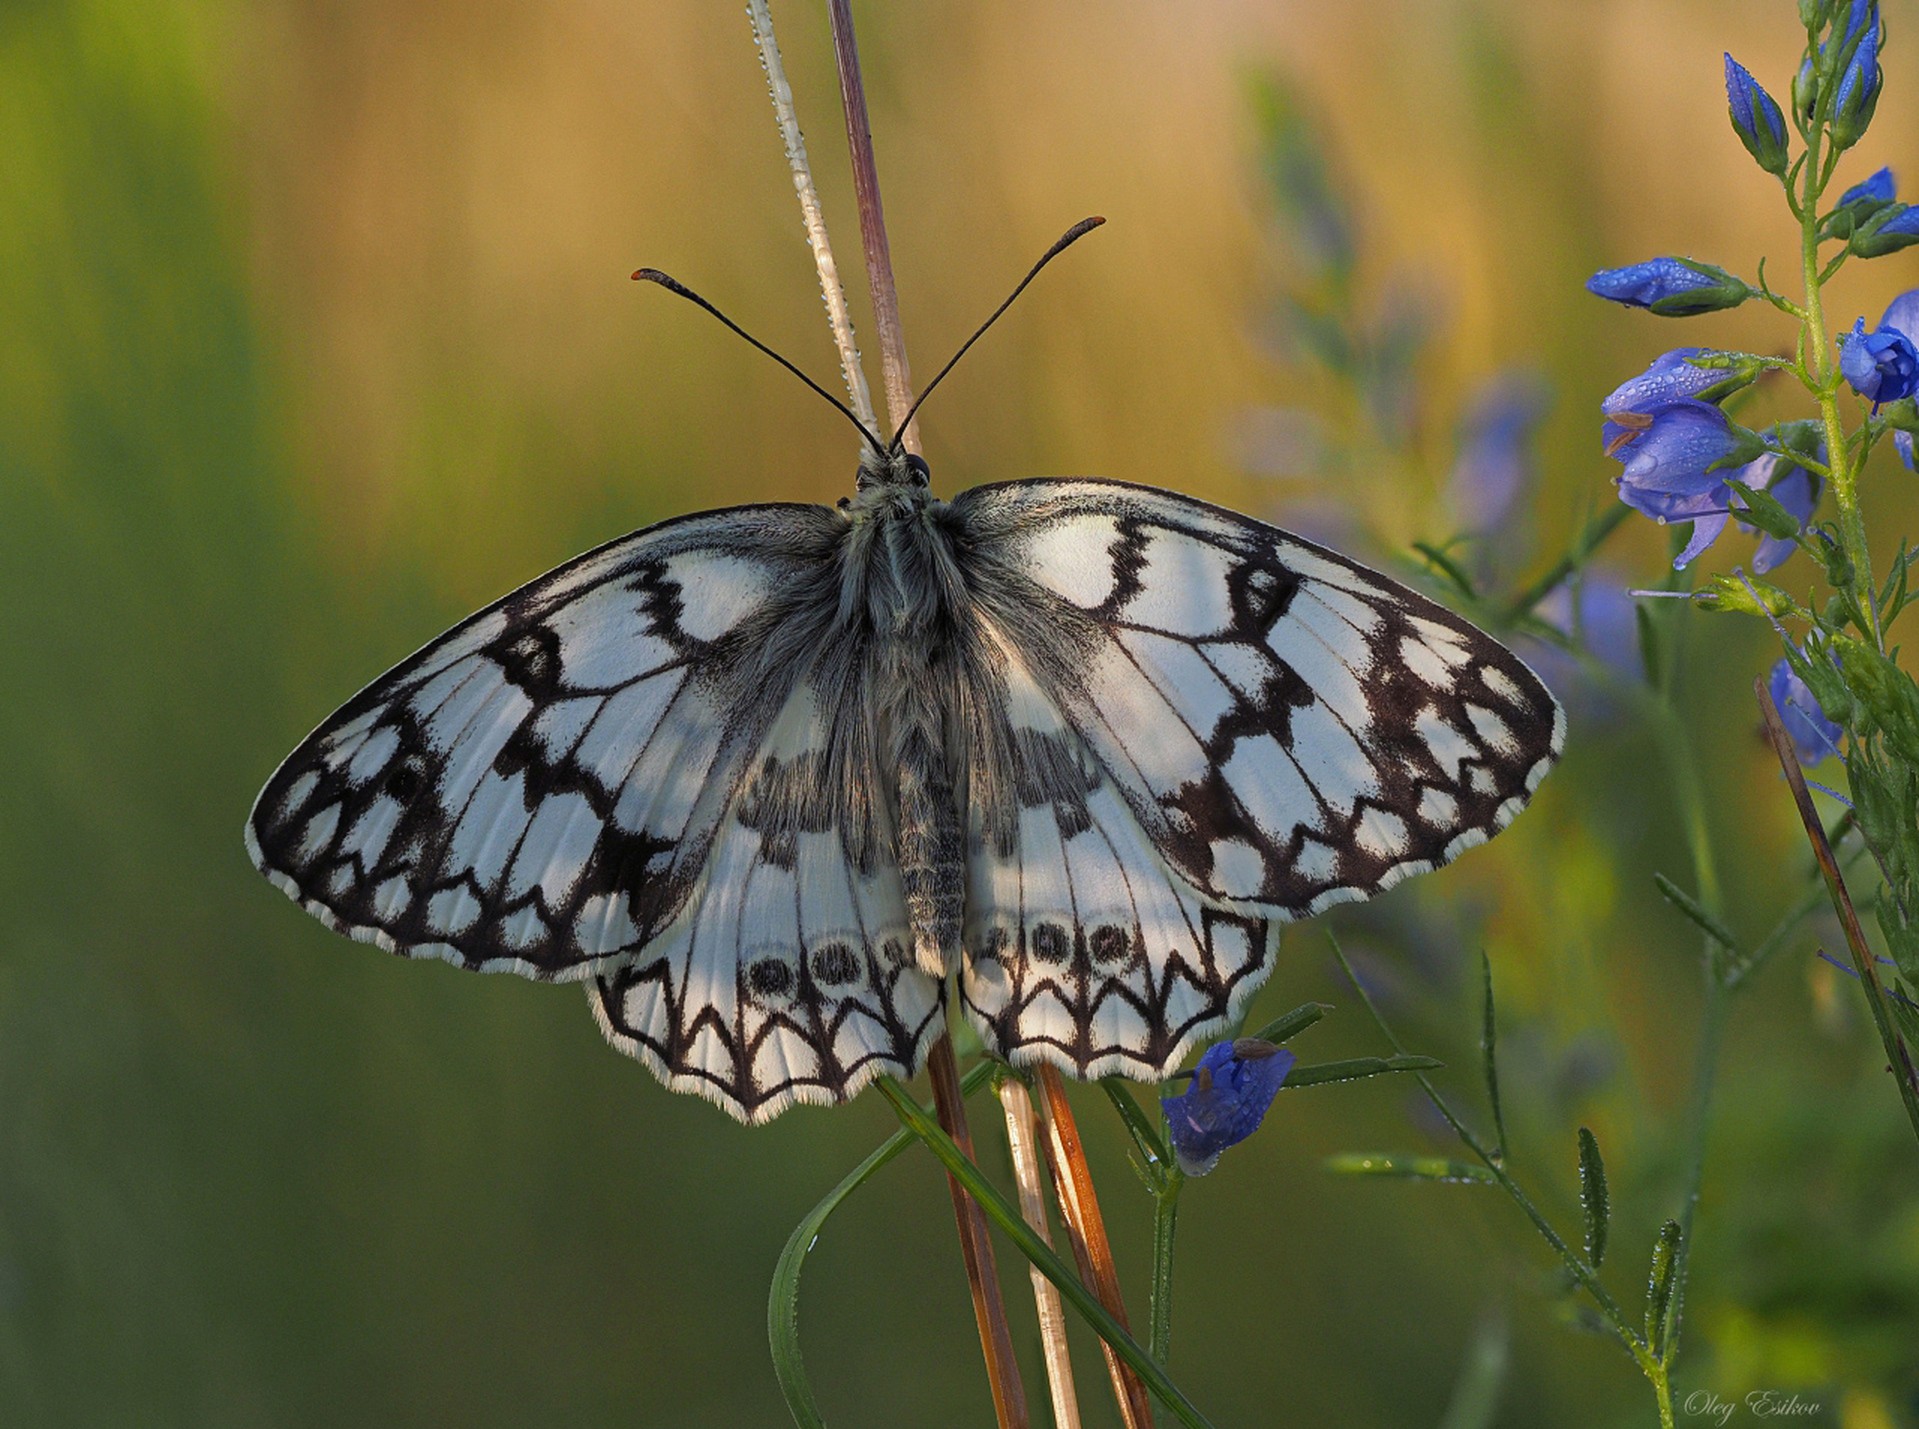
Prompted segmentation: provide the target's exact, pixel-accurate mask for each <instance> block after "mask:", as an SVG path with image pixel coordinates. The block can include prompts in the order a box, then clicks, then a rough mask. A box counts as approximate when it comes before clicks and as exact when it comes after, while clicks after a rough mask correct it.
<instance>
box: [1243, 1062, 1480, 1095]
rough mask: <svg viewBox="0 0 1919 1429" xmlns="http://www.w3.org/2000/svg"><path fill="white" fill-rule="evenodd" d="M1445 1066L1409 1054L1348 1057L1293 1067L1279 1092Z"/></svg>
mask: <svg viewBox="0 0 1919 1429" xmlns="http://www.w3.org/2000/svg"><path fill="white" fill-rule="evenodd" d="M1445 1065H1446V1064H1445V1063H1444V1062H1442V1061H1440V1060H1439V1059H1438V1058H1437V1057H1416V1056H1413V1055H1412V1054H1410V1053H1401V1054H1400V1055H1398V1056H1395V1057H1349V1058H1347V1059H1346V1060H1345V1061H1343V1062H1316V1063H1314V1064H1313V1065H1312V1066H1310V1067H1295V1068H1293V1070H1292V1071H1290V1072H1288V1073H1287V1074H1286V1080H1285V1082H1284V1083H1282V1084H1281V1086H1280V1090H1281V1091H1288V1090H1290V1089H1292V1088H1294V1087H1316V1086H1322V1085H1324V1084H1325V1083H1327V1082H1354V1081H1358V1080H1359V1079H1360V1078H1361V1077H1377V1076H1380V1075H1381V1074H1382V1073H1386V1072H1433V1071H1437V1070H1438V1069H1439V1068H1441V1067H1443V1066H1445Z"/></svg>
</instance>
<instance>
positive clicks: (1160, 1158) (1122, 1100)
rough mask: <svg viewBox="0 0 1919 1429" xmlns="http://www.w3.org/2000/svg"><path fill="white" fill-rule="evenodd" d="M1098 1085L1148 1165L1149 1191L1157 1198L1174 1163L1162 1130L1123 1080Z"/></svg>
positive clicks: (1110, 1080)
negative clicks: (1161, 1137) (1169, 1168)
mask: <svg viewBox="0 0 1919 1429" xmlns="http://www.w3.org/2000/svg"><path fill="white" fill-rule="evenodd" d="M1099 1085H1100V1090H1102V1091H1104V1092H1105V1093H1106V1099H1107V1100H1108V1101H1110V1102H1111V1103H1112V1104H1113V1110H1115V1111H1117V1112H1118V1113H1119V1119H1120V1120H1121V1121H1122V1122H1124V1123H1125V1124H1126V1130H1127V1131H1128V1132H1129V1133H1130V1134H1131V1136H1132V1138H1133V1145H1134V1146H1135V1147H1137V1148H1138V1149H1139V1154H1140V1156H1141V1158H1142V1159H1143V1160H1144V1161H1145V1162H1146V1166H1147V1169H1148V1172H1149V1173H1150V1174H1149V1176H1148V1177H1147V1178H1146V1179H1147V1180H1148V1181H1149V1185H1148V1187H1147V1189H1148V1190H1150V1191H1152V1192H1153V1194H1154V1195H1158V1194H1159V1192H1160V1190H1161V1189H1162V1188H1163V1187H1164V1186H1165V1184H1166V1168H1167V1167H1168V1166H1170V1165H1172V1164H1173V1162H1172V1157H1171V1156H1170V1155H1169V1154H1168V1153H1167V1150H1166V1143H1165V1142H1164V1141H1162V1140H1160V1135H1159V1128H1158V1127H1157V1126H1155V1125H1154V1124H1153V1121H1152V1119H1151V1118H1150V1117H1148V1116H1147V1115H1146V1111H1145V1109H1144V1108H1143V1107H1141V1106H1140V1104H1139V1102H1138V1100H1137V1099H1135V1098H1134V1096H1133V1092H1132V1088H1130V1087H1128V1086H1127V1085H1126V1083H1125V1082H1124V1081H1122V1080H1121V1079H1120V1078H1118V1077H1102V1078H1101V1079H1100V1084H1099Z"/></svg>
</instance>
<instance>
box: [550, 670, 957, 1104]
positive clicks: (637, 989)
mask: <svg viewBox="0 0 1919 1429" xmlns="http://www.w3.org/2000/svg"><path fill="white" fill-rule="evenodd" d="M865 654H866V651H865V649H864V648H863V646H862V645H861V643H860V642H858V641H856V640H854V639H852V638H847V637H842V638H839V639H834V640H829V641H827V642H826V643H825V645H824V648H823V649H822V650H821V651H820V653H819V656H818V658H817V660H816V661H815V662H814V664H813V666H812V668H811V669H810V670H809V672H808V673H807V675H806V676H805V677H804V678H803V679H802V680H801V682H800V684H799V686H798V688H797V689H795V691H794V692H793V694H792V696H791V697H790V698H789V699H788V701H787V703H786V706H785V708H784V709H783V710H782V711H781V713H780V716H779V719H778V721H777V722H776V723H775V724H774V726H773V728H772V729H771V730H770V731H769V732H768V733H767V735H766V738H765V739H764V741H763V742H762V743H761V745H760V746H759V748H758V749H757V750H756V751H755V752H754V754H753V756H752V758H751V759H750V760H748V762H747V769H746V773H745V776H744V777H743V778H742V779H741V781H740V783H739V787H738V791H737V793H736V794H735V795H734V797H733V799H732V800H731V802H730V803H729V805H728V807H727V811H726V816H725V818H724V820H723V821H722V823H721V826H720V830H719V833H718V835H717V836H716V837H715V838H714V840H713V843H712V847H711V851H710V852H709V853H708V855H707V859H706V867H705V870H704V872H703V874H702V876H701V879H700V882H699V885H698V886H697V887H696V888H695V889H694V891H693V894H692V896H691V897H690V898H689V899H688V900H687V902H686V904H685V907H684V909H683V911H682V912H681V913H680V915H679V917H677V918H676V919H675V920H674V921H673V923H672V924H671V925H670V926H668V927H667V928H666V929H665V930H664V931H662V932H661V933H659V934H658V935H657V936H655V937H654V938H653V939H652V940H651V941H649V942H648V943H647V944H646V945H645V947H644V948H641V949H638V950H636V951H634V952H630V953H625V954H622V955H621V956H619V957H617V958H614V959H612V960H610V961H609V962H608V963H606V964H604V965H602V966H601V967H600V968H598V969H597V970H596V971H595V973H594V977H593V982H592V984H591V985H590V987H589V989H588V990H589V994H590V995H591V997H592V998H593V1005H594V1010H595V1012H596V1013H597V1014H598V1016H599V1020H600V1026H601V1028H602V1029H603V1030H604V1031H605V1033H606V1035H607V1038H608V1040H610V1041H611V1042H612V1043H613V1045H614V1046H616V1047H618V1048H619V1049H620V1050H621V1051H623V1052H625V1053H627V1054H628V1055H630V1056H634V1057H638V1058H639V1059H640V1060H641V1061H643V1062H645V1063H646V1064H647V1065H648V1066H649V1067H651V1068H652V1069H653V1070H654V1071H655V1072H656V1073H658V1074H659V1076H660V1078H661V1080H663V1081H664V1082H666V1084H667V1085H668V1086H670V1087H672V1088H673V1089H674V1090H676V1091H691V1092H698V1093H699V1094H701V1095H703V1096H707V1097H710V1098H712V1099H713V1100H715V1101H717V1102H719V1104H720V1105H721V1106H723V1107H725V1108H727V1110H729V1111H731V1112H732V1113H733V1114H734V1115H735V1116H738V1117H739V1118H740V1119H741V1120H744V1121H764V1120H766V1119H768V1118H770V1117H772V1116H775V1115H777V1114H778V1113H779V1112H780V1111H782V1110H784V1109H785V1108H786V1107H787V1106H790V1105H791V1104H792V1103H794V1102H796V1101H802V1102H836V1101H843V1100H845V1099H846V1098H848V1097H850V1096H852V1095H853V1094H854V1093H856V1092H858V1091H859V1090H860V1088H862V1087H864V1086H865V1085H866V1084H867V1083H868V1082H869V1081H871V1080H872V1079H873V1078H874V1077H876V1076H878V1075H879V1074H880V1073H882V1072H891V1073H893V1074H894V1075H897V1076H907V1075H911V1073H912V1072H913V1071H914V1070H916V1069H917V1068H918V1066H919V1064H920V1060H921V1058H922V1056H923V1055H924V1053H925V1051H926V1049H927V1048H928V1047H929V1046H930V1045H931V1044H932V1042H933V1040H934V1039H935V1038H936V1037H938V1036H939V1035H940V1034H941V1033H942V1032H943V1031H944V1030H945V1026H946V1020H945V1016H944V1013H945V1006H946V1002H945V987H944V985H943V984H942V983H941V982H940V981H939V980H938V979H937V978H934V977H931V976H928V975H927V974H926V973H925V972H923V971H921V969H920V968H919V966H918V964H917V963H916V962H915V960H914V957H913V952H912V949H913V930H912V926H911V920H910V919H909V917H908V914H907V902H906V894H905V889H904V887H903V884H902V878H901V874H900V868H899V864H898V861H897V857H896V853H895V849H896V840H897V832H896V829H895V827H894V822H893V819H892V816H891V812H890V808H889V804H890V801H889V799H888V797H887V795H888V792H889V791H890V788H891V786H892V782H893V781H892V780H891V779H890V778H888V777H886V774H885V772H884V771H883V770H882V768H881V767H880V760H879V757H878V754H877V751H876V749H875V728H874V724H873V722H872V720H871V718H870V716H869V709H870V703H869V700H868V699H867V697H866V688H865V686H866V681H867V676H868V669H867V666H866V662H865Z"/></svg>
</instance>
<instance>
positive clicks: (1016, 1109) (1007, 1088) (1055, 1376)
mask: <svg viewBox="0 0 1919 1429" xmlns="http://www.w3.org/2000/svg"><path fill="white" fill-rule="evenodd" d="M1001 1070H1002V1071H1003V1070H1004V1068H1002V1069H1001ZM999 1099H1000V1105H1001V1106H1002V1107H1003V1108H1004V1109H1005V1111H1006V1144H1007V1146H1008V1147H1009V1148H1010V1149H1011V1151H1012V1153H1013V1177H1014V1179H1015V1180H1016V1181H1018V1182H1019V1209H1020V1214H1021V1215H1022V1216H1024V1217H1026V1224H1027V1225H1029V1226H1031V1227H1032V1228H1033V1234H1034V1235H1036V1236H1038V1237H1039V1238H1040V1239H1041V1240H1043V1241H1045V1242H1046V1243H1047V1244H1048V1245H1051V1244H1052V1243H1053V1238H1052V1236H1051V1234H1050V1233H1049V1232H1048V1231H1047V1228H1046V1191H1045V1187H1044V1185H1043V1183H1042V1181H1041V1177H1040V1166H1039V1163H1040V1154H1039V1129H1038V1126H1037V1124H1036V1123H1035V1121H1034V1119H1033V1098H1032V1097H1031V1096H1030V1095H1029V1094H1028V1092H1027V1090H1026V1083H1024V1082H1022V1081H1021V1080H1020V1079H1019V1078H1018V1077H1013V1076H1007V1077H1003V1078H1002V1080H1001V1081H1000V1084H999ZM1027 1273H1028V1274H1029V1275H1031V1276H1032V1278H1033V1307H1034V1309H1035V1310H1036V1311H1037V1313H1038V1315H1039V1338H1040V1347H1041V1349H1043V1350H1044V1351H1045V1354H1046V1383H1047V1387H1048V1389H1050V1390H1051V1391H1052V1397H1053V1429H1079V1387H1078V1385H1077V1384H1076V1383H1075V1382H1074V1379H1073V1357H1072V1355H1071V1354H1070V1353H1069V1352H1068V1349H1067V1344H1066V1309H1065V1306H1063V1305H1062V1304H1061V1303H1060V1298H1059V1287H1058V1286H1056V1285H1054V1284H1053V1282H1052V1281H1050V1280H1048V1279H1047V1278H1046V1275H1045V1273H1044V1272H1043V1271H1042V1270H1041V1269H1040V1268H1039V1267H1038V1266H1037V1265H1029V1266H1028V1267H1027ZM1152 1354H1153V1358H1154V1359H1157V1360H1159V1361H1160V1362H1161V1363H1162V1364H1163V1363H1165V1358H1166V1357H1165V1356H1164V1355H1162V1354H1160V1353H1159V1352H1158V1351H1157V1350H1154V1351H1153V1352H1152Z"/></svg>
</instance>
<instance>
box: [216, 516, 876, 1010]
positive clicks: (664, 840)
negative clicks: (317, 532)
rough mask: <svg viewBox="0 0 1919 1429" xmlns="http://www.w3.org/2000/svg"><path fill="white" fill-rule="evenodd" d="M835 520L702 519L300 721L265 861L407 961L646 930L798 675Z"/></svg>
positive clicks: (523, 957) (632, 539) (601, 560)
mask: <svg viewBox="0 0 1919 1429" xmlns="http://www.w3.org/2000/svg"><path fill="white" fill-rule="evenodd" d="M840 526H841V522H840V520H839V518H838V517H837V516H835V514H834V513H832V512H830V511H827V510H825V509H824V508H819V507H809V506H785V505H780V506H762V507H743V508H738V509H735V510H731V511H721V512H712V513H708V514H705V515H701V516H694V517H689V518H685V519H682V520H678V521H671V522H667V523H665V524H663V525H660V526H656V527H653V528H651V529H649V530H646V531H642V532H640V533H638V534H636V535H633V536H629V537H627V538H625V539H623V540H621V541H616V542H614V543H612V544H610V545H608V546H604V547H601V548H600V549H599V550H597V551H593V552H590V553H588V554H587V555H585V556H582V557H580V558H579V559H578V560H576V561H573V562H571V563H569V564H568V565H565V566H562V567H561V568H559V569H558V570H556V571H553V572H551V573H549V574H548V575H545V576H543V577H541V578H540V579H539V580H537V581H534V582H533V583H532V584H530V585H527V586H525V587H523V588H522V589H520V590H518V591H516V592H514V593H513V594H512V595H509V596H507V597H506V598H504V599H503V600H501V601H499V602H497V603H496V604H494V605H492V606H490V607H488V608H487V609H486V610H484V611H481V612H480V613H479V614H477V615H475V616H473V617H472V618H471V619H469V620H467V621H465V622H463V623H462V624H461V625H459V626H457V627H455V628H454V629H453V630H452V631H450V632H448V633H447V634H446V635H444V636H442V637H441V638H440V639H439V640H437V641H435V642H434V643H433V644H431V645H429V646H427V647H426V649H424V650H422V651H420V652H419V653H418V654H416V655H414V656H413V657H412V658H411V659H409V660H407V661H405V662H403V663H402V664H400V665H399V666H397V667H396V668H395V669H393V670H392V671H390V672H389V673H387V674H386V675H384V676H382V677H381V678H380V679H378V680H376V681H375V682H374V683H373V684H372V685H370V686H368V687H367V688H366V689H365V690H363V691H362V692H361V693H360V694H359V695H357V696H356V697H355V698H354V699H352V700H351V701H349V702H348V703H347V705H346V706H345V707H344V708H342V709H341V710H340V711H339V712H338V713H337V714H335V715H334V716H333V718H331V719H330V720H328V721H327V722H326V723H325V724H323V725H321V726H320V728H319V729H317V730H315V731H314V732H313V734H311V735H310V736H308V738H307V739H306V740H305V741H304V742H303V743H302V744H301V745H300V747H299V748H298V749H296V750H295V751H294V752H293V754H292V755H291V756H290V757H289V758H288V759H287V761H286V762H285V763H284V764H283V765H282V766H281V767H280V769H279V771H278V772H277V773H275V774H274V776H273V777H272V779H270V780H269V781H268V783H267V785H266V788H265V789H264V790H263V791H262V792H261V795H260V798H259V800H258V801H257V803H256V804H255V806H254V809H253V813H252V815H251V817H250V818H249V820H248V825H247V843H248V848H249V851H250V852H251V853H252V855H253V859H254V862H255V863H256V864H257V865H258V866H259V868H260V870H261V871H262V872H263V873H265V874H266V875H267V877H268V878H270V879H271V880H272V881H273V882H274V883H275V884H277V885H278V886H279V887H280V888H281V889H282V890H284V891H285V892H286V893H287V894H288V895H289V896H290V897H292V898H293V899H295V900H296V901H297V902H299V903H300V904H301V905H302V906H303V907H305V908H306V909H307V910H308V911H309V912H311V913H313V914H314V915H315V916H316V917H318V918H319V919H321V921H323V922H325V923H326V924H327V925H328V926H329V927H332V928H334V929H336V930H338V931H340V932H343V933H347V934H350V935H351V936H353V937H355V938H358V939H360V940H362V941H365V942H372V943H377V944H379V945H380V946H382V947H385V948H387V949H389V950H391V951H394V952H399V953H405V954H407V955H410V956H431V957H441V958H446V959H449V960H451V961H454V962H458V963H461V964H464V965H466V966H468V967H473V968H480V969H487V970H513V971H517V972H522V973H527V974H530V975H533V976H538V977H545V978H571V977H578V976H580V975H582V973H583V972H584V971H585V969H586V968H587V966H588V965H590V964H591V963H592V962H594V961H595V960H596V959H600V958H604V957H607V956H609V955H611V954H614V953H617V952H619V951H621V950H622V949H626V948H631V947H636V946H639V945H641V944H643V943H645V942H646V941H647V940H648V939H649V938H651V937H653V936H654V935H655V934H656V933H658V932H659V930H660V929H662V928H663V927H665V926H666V925H667V924H668V923H669V922H671V920H672V919H673V917H674V916H675V915H676V913H677V912H678V910H679V908H680V907H681V905H683V904H684V903H685V902H686V899H687V896H688V894H689V893H690V892H691V890H692V888H693V887H694V885H695V883H696V882H697V880H698V878H699V875H700V871H701V868H702V866H703V864H704V862H705V859H706V856H707V851H708V848H709V846H710V845H711V842H712V840H713V837H714V834H715V831H716V830H717V829H718V828H719V826H720V823H721V820H722V816H723V813H724V809H725V804H726V800H727V798H728V797H729V796H730V794H731V791H732V789H733V787H734V785H735V783H736V782H737V780H738V778H739V777H740V774H741V772H742V770H743V768H744V765H745V760H746V756H747V755H748V754H749V753H750V752H751V751H752V750H753V749H754V747H755V746H756V745H757V744H758V743H759V742H760V740H761V738H762V737H763V736H764V734H765V732H766V729H767V726H768V725H769V724H770V722H771V720H772V717H773V716H774V715H775V714H777V712H778V710H779V707H780V702H781V698H782V695H783V692H784V690H786V689H789V688H791V686H792V685H793V684H794V682H795V681H796V680H797V678H798V676H799V674H800V673H801V672H802V670H803V669H804V664H803V663H802V661H801V659H800V658H799V656H798V654H797V652H799V651H801V650H803V649H804V648H805V647H806V645H807V643H808V641H809V640H810V639H812V638H813V637H815V636H816V635H817V632H815V631H812V630H809V629H797V628H796V627H800V626H805V625H806V622H807V619H808V616H809V613H810V612H815V611H817V610H819V609H820V608H821V606H822V601H823V600H824V601H825V603H826V608H827V609H829V610H830V601H831V593H830V590H828V591H826V592H825V593H824V594H822V591H821V590H820V588H819V583H820V582H821V581H822V580H824V579H829V578H830V570H831V564H830V553H831V550H832V545H833V541H834V539H835V538H836V537H837V535H838V533H839V529H840Z"/></svg>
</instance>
